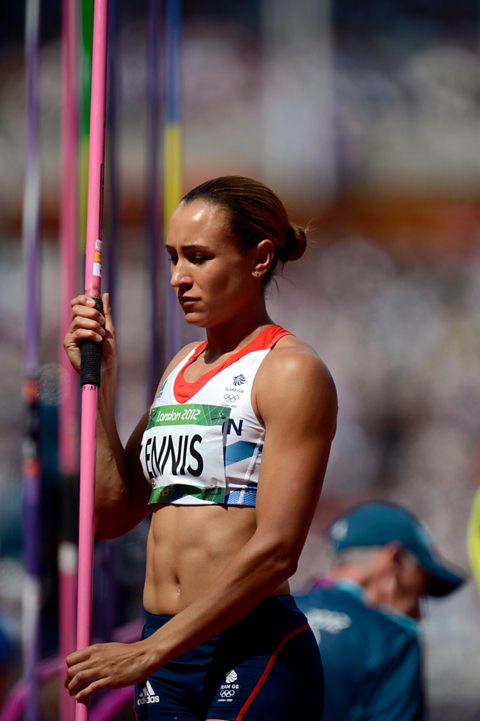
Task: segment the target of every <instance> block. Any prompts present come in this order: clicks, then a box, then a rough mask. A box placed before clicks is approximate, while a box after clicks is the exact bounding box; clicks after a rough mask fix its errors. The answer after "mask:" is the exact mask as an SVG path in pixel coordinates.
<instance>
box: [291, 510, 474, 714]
mask: <svg viewBox="0 0 480 721" xmlns="http://www.w3.org/2000/svg"><path fill="white" fill-rule="evenodd" d="M328 537H329V541H330V544H331V547H332V550H333V554H334V556H333V562H332V565H331V568H330V571H329V572H328V575H326V576H325V577H321V578H319V579H318V580H317V581H316V582H315V583H314V585H313V587H312V588H311V590H310V591H309V592H307V593H304V594H299V595H298V596H297V597H296V598H297V603H298V605H299V607H300V608H301V609H302V610H303V611H304V612H305V614H306V616H307V618H308V621H309V623H310V625H311V627H312V629H313V631H314V633H315V636H316V638H317V642H318V644H319V647H320V652H321V656H322V663H323V667H324V674H325V709H324V716H323V719H324V721H348V720H350V719H352V720H353V719H355V720H356V721H360V720H365V721H366V720H367V719H372V720H373V719H375V721H420V719H424V718H425V717H426V701H425V691H424V681H423V661H422V655H423V654H422V647H421V640H420V631H419V626H418V621H420V619H421V601H422V599H423V598H425V597H427V596H435V597H439V596H446V595H448V594H449V593H451V592H452V591H455V589H457V588H458V587H459V586H461V584H462V583H463V581H464V577H463V575H461V574H460V573H458V572H457V571H455V570H453V568H450V567H449V566H447V565H445V563H444V562H443V561H442V560H441V559H440V557H439V556H438V554H437V552H436V551H435V550H434V548H433V544H432V540H431V538H430V535H429V533H428V531H427V529H426V527H425V526H424V525H423V524H422V523H421V522H420V521H419V520H418V519H417V518H416V517H415V516H414V515H413V514H412V513H410V512H409V511H407V510H406V509H404V508H403V507H401V506H399V505H397V504H393V503H386V502H382V501H371V502H365V503H362V504H359V505H357V506H355V507H353V508H352V509H350V510H348V511H346V512H345V513H344V514H343V515H342V516H340V517H339V518H338V519H337V520H336V521H335V522H334V523H333V525H332V526H331V527H330V528H329V531H328Z"/></svg>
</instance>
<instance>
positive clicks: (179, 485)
mask: <svg viewBox="0 0 480 721" xmlns="http://www.w3.org/2000/svg"><path fill="white" fill-rule="evenodd" d="M285 335H290V334H289V332H288V331H286V330H284V329H283V328H281V327H280V326H278V325H270V326H268V327H267V328H265V329H264V330H263V331H262V332H261V333H259V335H258V336H257V337H256V338H254V339H253V341H251V342H250V343H249V344H248V345H246V346H245V348H242V349H241V350H240V351H238V352H237V353H234V354H233V355H232V356H230V358H228V359H227V360H226V361H225V362H224V363H223V364H222V365H220V366H217V367H216V368H214V369H212V370H211V371H207V373H205V374H204V375H203V376H201V378H199V379H198V380H197V381H195V382H193V383H189V382H188V381H186V380H185V379H184V376H183V374H184V371H185V369H186V368H187V367H188V366H189V365H190V364H191V363H193V362H194V361H195V360H196V358H198V356H199V355H200V353H202V352H203V351H204V350H205V348H206V346H207V342H206V341H204V342H203V343H201V344H200V345H199V346H197V347H196V348H195V349H194V350H193V351H192V352H191V353H190V354H189V355H188V356H187V357H186V358H185V359H183V360H182V361H181V363H179V365H178V366H177V367H176V368H174V369H173V371H172V372H171V373H170V375H169V376H168V377H167V379H166V380H165V382H164V383H163V385H162V387H161V388H160V390H159V391H158V393H157V396H156V398H155V400H154V402H153V404H152V407H151V410H150V416H149V420H148V423H147V427H146V429H145V432H144V434H143V439H142V448H141V453H140V460H141V463H142V467H143V472H144V474H145V477H146V478H147V480H148V481H150V483H151V484H152V493H151V495H150V501H149V503H166V504H181V505H200V504H203V505H205V504H208V505H212V504H224V505H229V506H255V505H256V496H257V484H258V477H259V468H260V461H261V458H262V450H263V441H264V437H265V428H264V426H263V425H262V423H261V422H260V421H259V420H258V418H257V416H256V415H255V412H254V410H253V408H252V403H251V392H252V386H253V381H254V379H255V375H256V373H257V371H258V368H259V367H260V364H261V362H262V361H263V359H264V358H265V356H266V355H267V353H268V352H269V350H270V349H271V348H273V347H274V345H275V344H276V343H277V342H278V341H279V340H280V338H283V337H284V336H285Z"/></svg>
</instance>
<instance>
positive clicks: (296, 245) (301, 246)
mask: <svg viewBox="0 0 480 721" xmlns="http://www.w3.org/2000/svg"><path fill="white" fill-rule="evenodd" d="M306 247H307V234H306V233H305V230H304V229H303V228H302V227H301V226H300V225H295V223H291V224H290V225H289V228H288V231H287V239H286V242H285V245H284V247H283V248H282V253H281V256H280V260H282V261H283V262H284V263H286V262H287V261H288V260H298V259H299V258H301V257H302V255H303V254H304V253H305V249H306Z"/></svg>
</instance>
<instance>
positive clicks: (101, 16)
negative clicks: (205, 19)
mask: <svg viewBox="0 0 480 721" xmlns="http://www.w3.org/2000/svg"><path fill="white" fill-rule="evenodd" d="M107 29H108V0H95V4H94V15H93V50H92V90H91V104H90V149H89V158H88V202H87V237H86V259H85V292H86V293H87V294H88V295H90V296H92V297H93V298H96V299H98V301H99V302H101V300H100V299H101V273H102V210H103V166H104V152H105V96H106V68H107ZM94 345H96V344H92V346H94ZM94 350H95V349H94ZM98 350H99V349H98ZM93 355H94V356H95V358H96V361H97V362H98V364H97V365H98V367H95V368H94V369H93V371H92V373H89V372H88V371H87V374H84V355H83V348H82V371H81V382H82V422H81V431H80V433H81V441H80V511H79V541H78V605H77V648H79V649H80V648H84V647H85V646H88V645H89V644H90V641H91V631H92V587H93V509H94V496H95V424H96V417H97V400H98V386H99V384H100V368H99V363H100V356H99V354H97V353H93ZM85 365H87V364H86V363H85ZM94 365H95V364H94ZM97 376H98V378H97ZM91 378H95V379H94V380H93V381H92V380H91ZM88 711H89V710H88V705H87V704H82V703H78V702H77V703H76V708H75V719H76V721H85V720H86V719H88Z"/></svg>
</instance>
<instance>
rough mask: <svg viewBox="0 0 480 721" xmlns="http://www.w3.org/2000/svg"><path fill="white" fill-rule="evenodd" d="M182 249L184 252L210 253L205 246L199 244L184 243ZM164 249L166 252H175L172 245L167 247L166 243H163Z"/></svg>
mask: <svg viewBox="0 0 480 721" xmlns="http://www.w3.org/2000/svg"><path fill="white" fill-rule="evenodd" d="M182 248H183V249H184V250H192V249H193V250H205V251H211V248H209V247H208V246H206V245H202V244H201V243H185V244H184V245H182ZM165 249H166V250H172V251H175V248H174V247H173V246H172V245H168V243H165Z"/></svg>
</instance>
